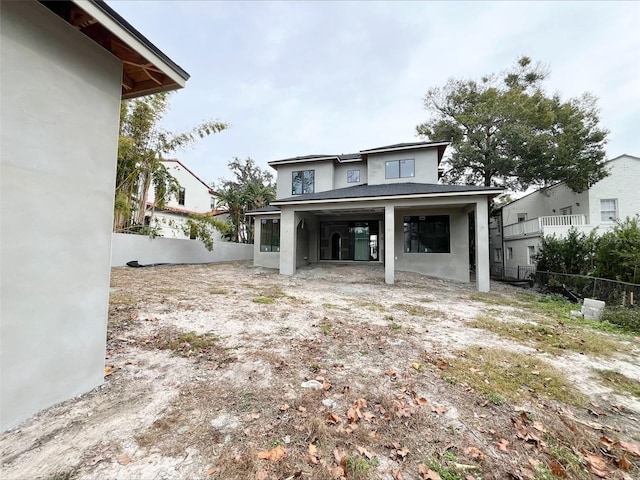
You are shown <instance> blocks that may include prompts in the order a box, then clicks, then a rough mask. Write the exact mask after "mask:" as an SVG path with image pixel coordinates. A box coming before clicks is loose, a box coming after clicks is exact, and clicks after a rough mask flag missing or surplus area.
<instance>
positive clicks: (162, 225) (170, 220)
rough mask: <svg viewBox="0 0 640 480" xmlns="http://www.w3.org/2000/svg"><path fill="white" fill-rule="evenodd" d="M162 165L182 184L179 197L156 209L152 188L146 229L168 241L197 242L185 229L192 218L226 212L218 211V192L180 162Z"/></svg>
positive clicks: (173, 197)
mask: <svg viewBox="0 0 640 480" xmlns="http://www.w3.org/2000/svg"><path fill="white" fill-rule="evenodd" d="M162 164H163V165H164V166H165V168H166V169H167V170H168V171H169V173H170V174H171V175H172V176H173V177H174V178H175V179H176V180H177V181H178V183H179V184H180V191H179V192H178V195H177V196H174V195H172V196H171V198H170V199H168V201H167V202H165V205H164V207H163V208H162V209H159V208H157V207H156V204H155V191H154V189H153V185H152V186H151V188H150V189H149V196H148V198H147V213H146V215H145V219H144V220H145V225H150V226H151V227H157V228H158V234H159V235H160V236H163V237H167V238H195V237H194V236H192V235H191V234H189V233H187V234H185V233H184V231H183V228H182V227H183V226H184V225H185V221H186V220H187V219H188V218H189V215H191V214H207V215H219V214H225V213H226V210H216V196H215V192H214V191H213V189H212V188H211V187H209V185H207V184H206V183H204V182H203V181H202V180H200V178H198V176H197V175H196V174H195V173H193V172H192V171H191V170H189V169H188V168H187V167H186V166H185V165H184V164H183V163H182V162H180V160H176V159H169V160H163V161H162Z"/></svg>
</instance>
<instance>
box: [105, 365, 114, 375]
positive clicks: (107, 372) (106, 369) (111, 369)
mask: <svg viewBox="0 0 640 480" xmlns="http://www.w3.org/2000/svg"><path fill="white" fill-rule="evenodd" d="M112 373H113V367H111V366H109V365H107V366H106V367H104V376H105V377H108V376H109V375H111V374H112Z"/></svg>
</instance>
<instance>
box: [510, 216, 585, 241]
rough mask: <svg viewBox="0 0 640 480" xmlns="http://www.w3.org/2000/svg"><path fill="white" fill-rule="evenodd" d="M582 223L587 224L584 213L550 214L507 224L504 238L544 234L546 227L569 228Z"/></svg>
mask: <svg viewBox="0 0 640 480" xmlns="http://www.w3.org/2000/svg"><path fill="white" fill-rule="evenodd" d="M580 225H586V219H585V216H584V215H550V216H545V217H537V218H532V219H531V220H525V221H524V222H518V223H512V224H511V225H505V226H504V229H503V232H504V233H503V235H504V238H510V237H521V236H522V237H525V236H534V235H542V234H543V233H544V227H567V228H569V227H573V226H580Z"/></svg>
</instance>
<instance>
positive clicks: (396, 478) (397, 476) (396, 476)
mask: <svg viewBox="0 0 640 480" xmlns="http://www.w3.org/2000/svg"><path fill="white" fill-rule="evenodd" d="M391 476H392V477H393V480H404V475H402V471H401V470H392V471H391Z"/></svg>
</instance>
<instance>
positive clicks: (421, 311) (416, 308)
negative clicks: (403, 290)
mask: <svg viewBox="0 0 640 480" xmlns="http://www.w3.org/2000/svg"><path fill="white" fill-rule="evenodd" d="M393 308H396V309H398V310H402V311H403V312H406V313H408V314H409V315H413V316H414V317H426V318H433V317H434V316H436V315H437V314H438V313H439V312H438V311H437V310H434V309H432V308H427V307H423V306H422V305H411V304H409V303H396V304H395V305H394V306H393Z"/></svg>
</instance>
